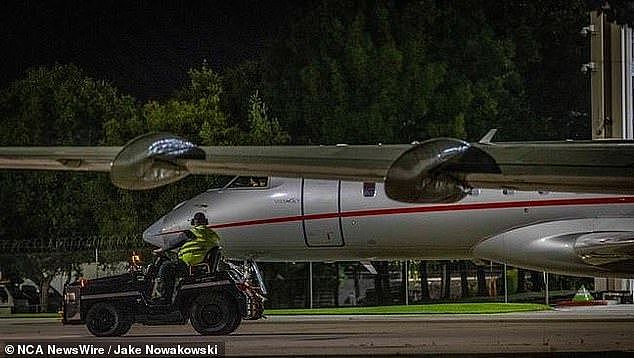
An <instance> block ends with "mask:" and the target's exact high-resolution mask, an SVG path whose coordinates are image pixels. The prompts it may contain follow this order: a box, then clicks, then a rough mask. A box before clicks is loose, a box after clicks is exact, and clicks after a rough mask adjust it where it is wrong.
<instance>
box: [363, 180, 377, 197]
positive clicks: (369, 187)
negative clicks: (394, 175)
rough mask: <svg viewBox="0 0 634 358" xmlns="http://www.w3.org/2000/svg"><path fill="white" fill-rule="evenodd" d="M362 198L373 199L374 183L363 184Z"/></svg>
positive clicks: (374, 192)
mask: <svg viewBox="0 0 634 358" xmlns="http://www.w3.org/2000/svg"><path fill="white" fill-rule="evenodd" d="M363 196H364V197H366V198H373V197H375V196H376V183H363Z"/></svg>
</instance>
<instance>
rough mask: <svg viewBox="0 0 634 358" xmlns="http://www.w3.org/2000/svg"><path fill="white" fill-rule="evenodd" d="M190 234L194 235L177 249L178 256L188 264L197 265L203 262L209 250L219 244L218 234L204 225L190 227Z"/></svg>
mask: <svg viewBox="0 0 634 358" xmlns="http://www.w3.org/2000/svg"><path fill="white" fill-rule="evenodd" d="M189 231H191V233H192V234H194V236H195V237H196V238H195V239H193V240H190V241H187V242H186V243H184V244H183V246H181V248H180V250H178V258H179V259H181V260H183V261H184V262H185V263H186V264H188V265H198V264H199V263H201V262H203V260H204V259H205V256H206V255H207V253H208V252H209V250H211V249H213V248H214V247H216V246H220V238H219V237H218V235H217V234H216V233H215V232H214V231H213V230H211V229H209V228H208V227H206V226H205V225H198V226H195V227H193V228H191V229H190V230H189Z"/></svg>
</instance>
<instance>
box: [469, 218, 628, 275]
mask: <svg viewBox="0 0 634 358" xmlns="http://www.w3.org/2000/svg"><path fill="white" fill-rule="evenodd" d="M473 253H474V256H475V257H477V258H480V259H486V260H491V261H496V262H503V263H507V264H510V265H512V266H517V267H522V268H528V269H532V270H536V271H548V272H553V273H558V274H564V275H584V276H598V277H608V276H610V277H620V278H624V277H634V274H632V272H634V270H633V268H634V222H632V220H631V219H629V218H591V219H573V220H560V221H551V222H546V223H541V224H535V225H529V226H525V227H521V228H518V229H513V230H509V231H507V232H504V233H502V234H499V235H496V236H493V237H491V238H489V239H486V240H484V241H482V242H481V243H480V244H478V245H476V246H475V248H474V250H473Z"/></svg>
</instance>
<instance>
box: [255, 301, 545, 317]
mask: <svg viewBox="0 0 634 358" xmlns="http://www.w3.org/2000/svg"><path fill="white" fill-rule="evenodd" d="M548 309H550V307H548V306H546V305H542V304H536V303H497V302H487V303H441V304H429V305H409V306H377V307H339V308H313V309H308V308H304V309H271V310H266V311H265V312H264V314H266V315H271V316H273V315H355V314H357V315H362V314H370V315H371V314H377V315H378V314H456V313H462V314H483V313H509V312H526V311H544V310H548Z"/></svg>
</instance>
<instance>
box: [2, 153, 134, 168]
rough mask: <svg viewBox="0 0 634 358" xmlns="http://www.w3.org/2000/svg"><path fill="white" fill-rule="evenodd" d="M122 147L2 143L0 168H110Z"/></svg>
mask: <svg viewBox="0 0 634 358" xmlns="http://www.w3.org/2000/svg"><path fill="white" fill-rule="evenodd" d="M121 148H122V147H2V148H0V169H24V170H74V171H97V172H109V171H110V164H111V163H112V161H113V160H114V158H115V156H116V155H117V153H119V151H121Z"/></svg>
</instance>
